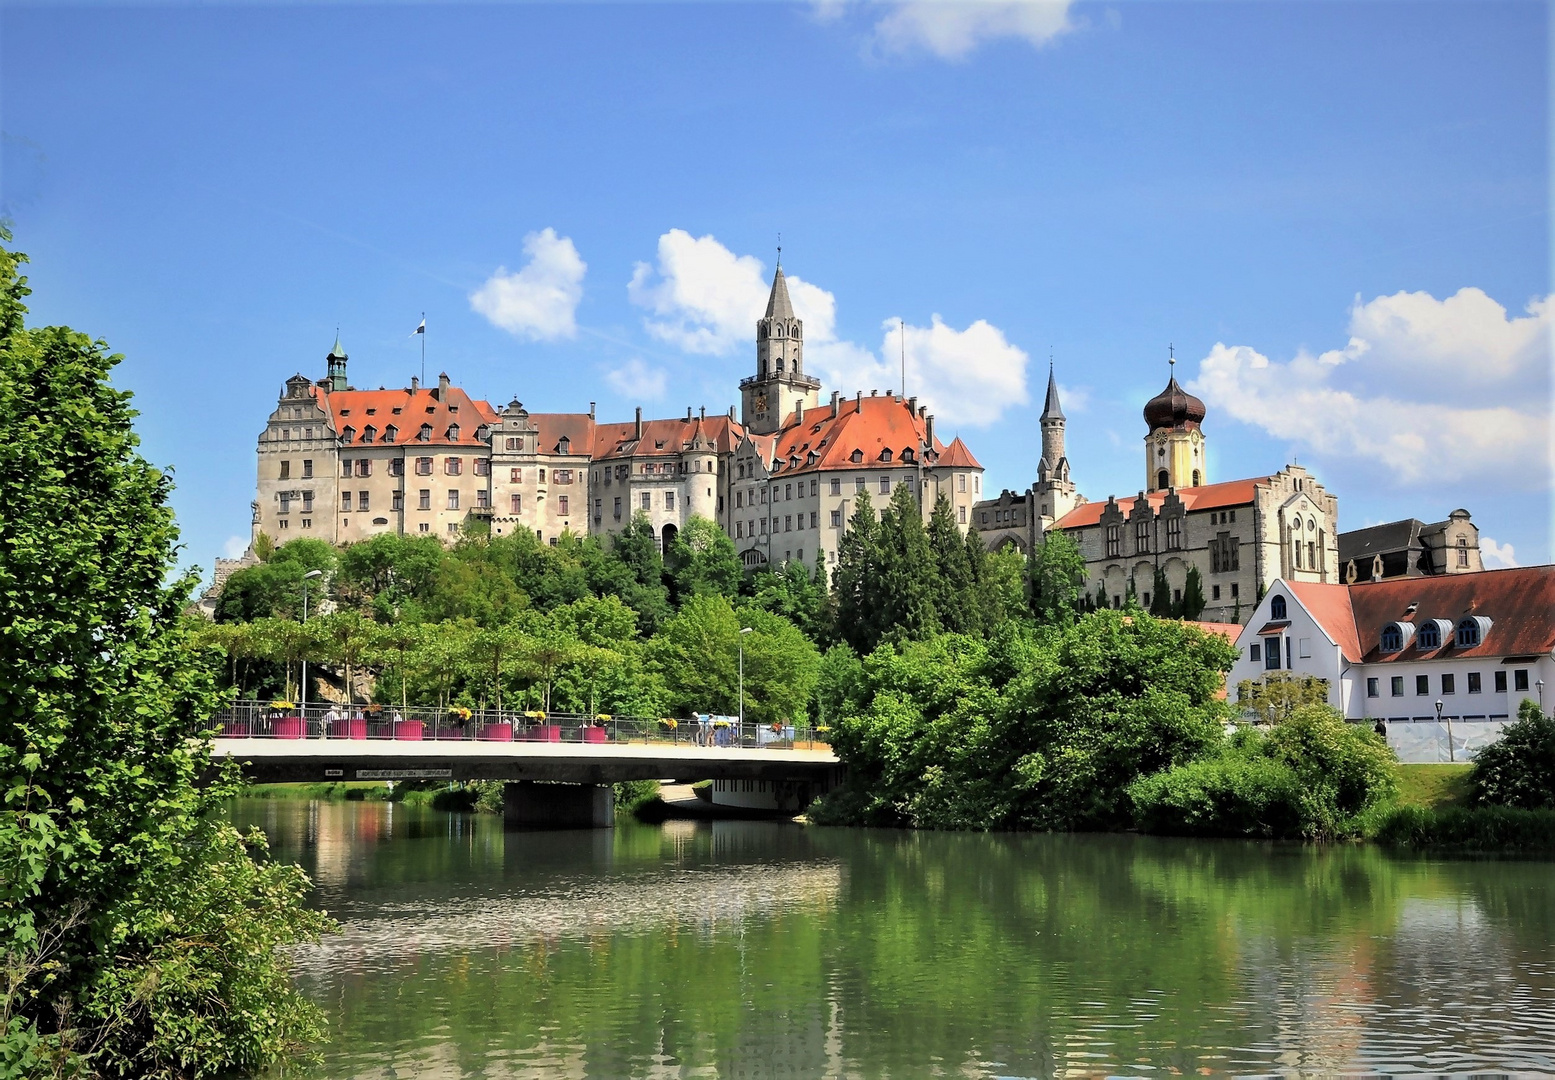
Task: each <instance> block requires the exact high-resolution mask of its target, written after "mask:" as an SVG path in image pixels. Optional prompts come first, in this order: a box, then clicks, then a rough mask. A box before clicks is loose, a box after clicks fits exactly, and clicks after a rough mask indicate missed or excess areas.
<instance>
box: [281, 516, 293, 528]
mask: <svg viewBox="0 0 1555 1080" xmlns="http://www.w3.org/2000/svg"><path fill="white" fill-rule="evenodd" d="M279 524H280V526H281V528H283V529H289V528H291V527H292V523H291V522H290V521H288V520H286V519H285V518H282V519H281V520H280V522H279Z"/></svg>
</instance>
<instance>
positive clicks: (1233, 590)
mask: <svg viewBox="0 0 1555 1080" xmlns="http://www.w3.org/2000/svg"><path fill="white" fill-rule="evenodd" d="M1231 569H1233V570H1235V569H1236V567H1234V566H1233V567H1232V568H1231ZM1240 588H1241V586H1240V585H1238V584H1237V583H1236V582H1234V581H1233V582H1232V583H1231V599H1233V600H1235V599H1236V598H1237V590H1239V589H1240Z"/></svg>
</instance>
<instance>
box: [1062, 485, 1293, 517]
mask: <svg viewBox="0 0 1555 1080" xmlns="http://www.w3.org/2000/svg"><path fill="white" fill-rule="evenodd" d="M1272 479H1273V477H1269V476H1258V477H1254V478H1252V479H1249V480H1227V481H1225V482H1224V483H1220V484H1205V485H1203V486H1202V487H1196V488H1176V489H1175V490H1176V492H1177V497H1178V498H1179V499H1180V500H1182V504H1183V507H1184V509H1186V510H1187V511H1189V512H1190V513H1192V512H1193V511H1195V510H1218V509H1220V508H1222V507H1227V506H1249V505H1251V504H1252V502H1253V498H1254V495H1255V494H1256V490H1257V487H1258V485H1259V484H1264V483H1268V482H1269V481H1270V480H1272ZM1167 494H1168V492H1165V491H1152V492H1150V493H1149V494H1148V495H1146V496H1145V499H1146V500H1147V501H1148V502H1149V503H1150V509H1151V511H1152V512H1154V513H1160V511H1161V504H1162V503H1164V502H1165V501H1166V496H1167ZM1138 499H1139V496H1138V495H1126V496H1124V497H1123V498H1121V499H1118V500H1117V503H1118V506H1120V507H1124V508H1125V509H1124V511H1123V512H1124V513H1125V514H1127V513H1128V512H1129V511H1128V508H1130V507H1132V506H1133V505H1134V503H1135V502H1136V501H1138ZM1106 509H1107V500H1105V499H1102V500H1100V501H1098V502H1088V503H1082V504H1080V505H1079V506H1077V507H1075V508H1074V509H1073V510H1071V511H1069V513H1067V514H1065V515H1064V516H1063V517H1061V518H1059V519H1058V521H1056V522H1054V524H1053V528H1055V529H1078V528H1083V527H1084V526H1087V525H1095V524H1097V523H1099V522H1100V521H1101V515H1102V512H1103V511H1105V510H1106Z"/></svg>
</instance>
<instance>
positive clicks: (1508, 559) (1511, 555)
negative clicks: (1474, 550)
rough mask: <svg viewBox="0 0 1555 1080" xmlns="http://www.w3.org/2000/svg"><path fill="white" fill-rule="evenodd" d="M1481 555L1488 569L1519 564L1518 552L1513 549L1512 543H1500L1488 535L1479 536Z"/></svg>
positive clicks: (1498, 568)
mask: <svg viewBox="0 0 1555 1080" xmlns="http://www.w3.org/2000/svg"><path fill="white" fill-rule="evenodd" d="M1479 556H1480V558H1481V559H1483V560H1484V561H1485V569H1486V570H1500V569H1502V568H1504V567H1508V566H1517V565H1518V562H1517V553H1516V552H1514V551H1513V550H1512V545H1511V544H1510V543H1506V544H1498V543H1496V542H1495V541H1494V540H1492V539H1491V538H1490V537H1488V536H1481V537H1480V538H1479Z"/></svg>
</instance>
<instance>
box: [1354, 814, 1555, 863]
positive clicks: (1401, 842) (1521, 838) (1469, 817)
mask: <svg viewBox="0 0 1555 1080" xmlns="http://www.w3.org/2000/svg"><path fill="white" fill-rule="evenodd" d="M1373 835H1374V837H1375V838H1376V839H1377V840H1378V841H1380V842H1382V843H1384V844H1390V845H1392V846H1394V847H1407V848H1416V849H1419V850H1425V851H1529V852H1555V810H1520V809H1517V808H1516V807H1511V806H1471V807H1465V806H1447V807H1441V808H1438V809H1431V808H1429V807H1425V806H1396V807H1393V808H1392V809H1390V810H1388V811H1387V812H1386V813H1385V814H1383V815H1382V816H1381V819H1380V821H1379V822H1378V824H1377V827H1376V829H1375V831H1374V833H1373Z"/></svg>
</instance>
